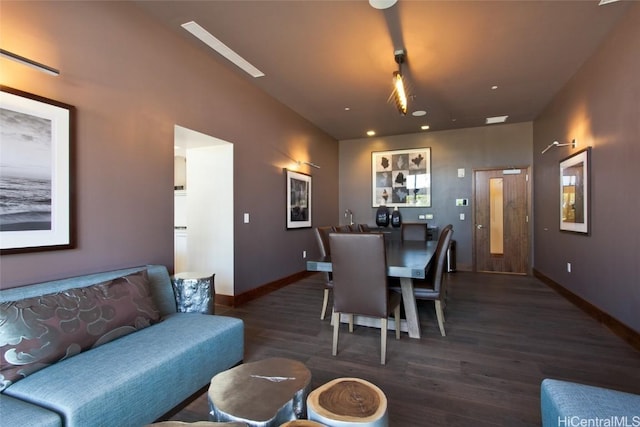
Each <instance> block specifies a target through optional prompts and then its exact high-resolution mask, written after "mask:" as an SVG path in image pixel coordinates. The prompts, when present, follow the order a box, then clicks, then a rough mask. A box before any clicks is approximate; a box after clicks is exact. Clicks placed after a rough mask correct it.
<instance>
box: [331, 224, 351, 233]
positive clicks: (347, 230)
mask: <svg viewBox="0 0 640 427" xmlns="http://www.w3.org/2000/svg"><path fill="white" fill-rule="evenodd" d="M334 228H335V232H336V233H350V232H351V227H350V226H349V225H338V226H337V227H334Z"/></svg>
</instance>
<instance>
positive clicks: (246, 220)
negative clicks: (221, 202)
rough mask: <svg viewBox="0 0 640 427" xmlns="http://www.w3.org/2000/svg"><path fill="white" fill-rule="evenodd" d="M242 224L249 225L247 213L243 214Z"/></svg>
mask: <svg viewBox="0 0 640 427" xmlns="http://www.w3.org/2000/svg"><path fill="white" fill-rule="evenodd" d="M244 223H245V224H249V214H248V213H245V214H244Z"/></svg>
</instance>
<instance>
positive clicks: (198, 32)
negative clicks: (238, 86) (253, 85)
mask: <svg viewBox="0 0 640 427" xmlns="http://www.w3.org/2000/svg"><path fill="white" fill-rule="evenodd" d="M182 28H184V29H185V30H187V31H189V32H190V33H191V34H193V35H194V36H196V37H197V38H198V39H200V41H202V42H203V43H204V44H206V45H207V46H209V47H210V48H211V49H213V50H215V51H216V52H218V53H219V54H220V55H222V56H224V57H225V58H227V59H228V60H229V61H231V62H233V63H234V64H235V65H237V66H238V67H240V68H242V70H244V71H245V72H247V73H248V74H249V75H251V76H252V77H262V76H264V73H263V72H262V71H260V70H258V69H257V68H256V67H254V66H253V65H251V64H250V63H249V61H247V60H246V59H244V58H243V57H241V56H240V55H238V54H237V53H235V52H234V51H233V50H231V49H230V48H229V47H228V46H227V45H225V44H224V43H222V42H221V41H220V40H218V39H217V38H215V37H214V36H213V35H212V34H211V33H210V32H209V31H207V30H205V29H204V28H202V27H201V26H200V25H199V24H198V23H197V22H195V21H190V22H186V23H184V24H182Z"/></svg>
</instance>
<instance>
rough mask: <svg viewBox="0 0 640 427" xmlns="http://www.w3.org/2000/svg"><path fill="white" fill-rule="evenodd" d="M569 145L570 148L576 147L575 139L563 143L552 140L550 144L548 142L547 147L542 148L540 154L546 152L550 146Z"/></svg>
mask: <svg viewBox="0 0 640 427" xmlns="http://www.w3.org/2000/svg"><path fill="white" fill-rule="evenodd" d="M568 146H571V148H576V140H575V139H574V140H572V141H571V142H567V143H564V144H561V143H559V142H558V141H553V142H552V143H551V144H549V145H548V146H547V148H545V149H544V150H542V153H541V154H544V153H546V152H547V151H549V150H550V149H551V148H552V147H568Z"/></svg>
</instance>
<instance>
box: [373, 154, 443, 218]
mask: <svg viewBox="0 0 640 427" xmlns="http://www.w3.org/2000/svg"><path fill="white" fill-rule="evenodd" d="M371 187H372V188H371V190H372V192H371V206H373V207H374V208H376V207H379V206H381V205H382V206H392V207H393V206H398V207H409V208H428V207H431V148H410V149H406V150H390V151H373V152H372V153H371Z"/></svg>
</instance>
